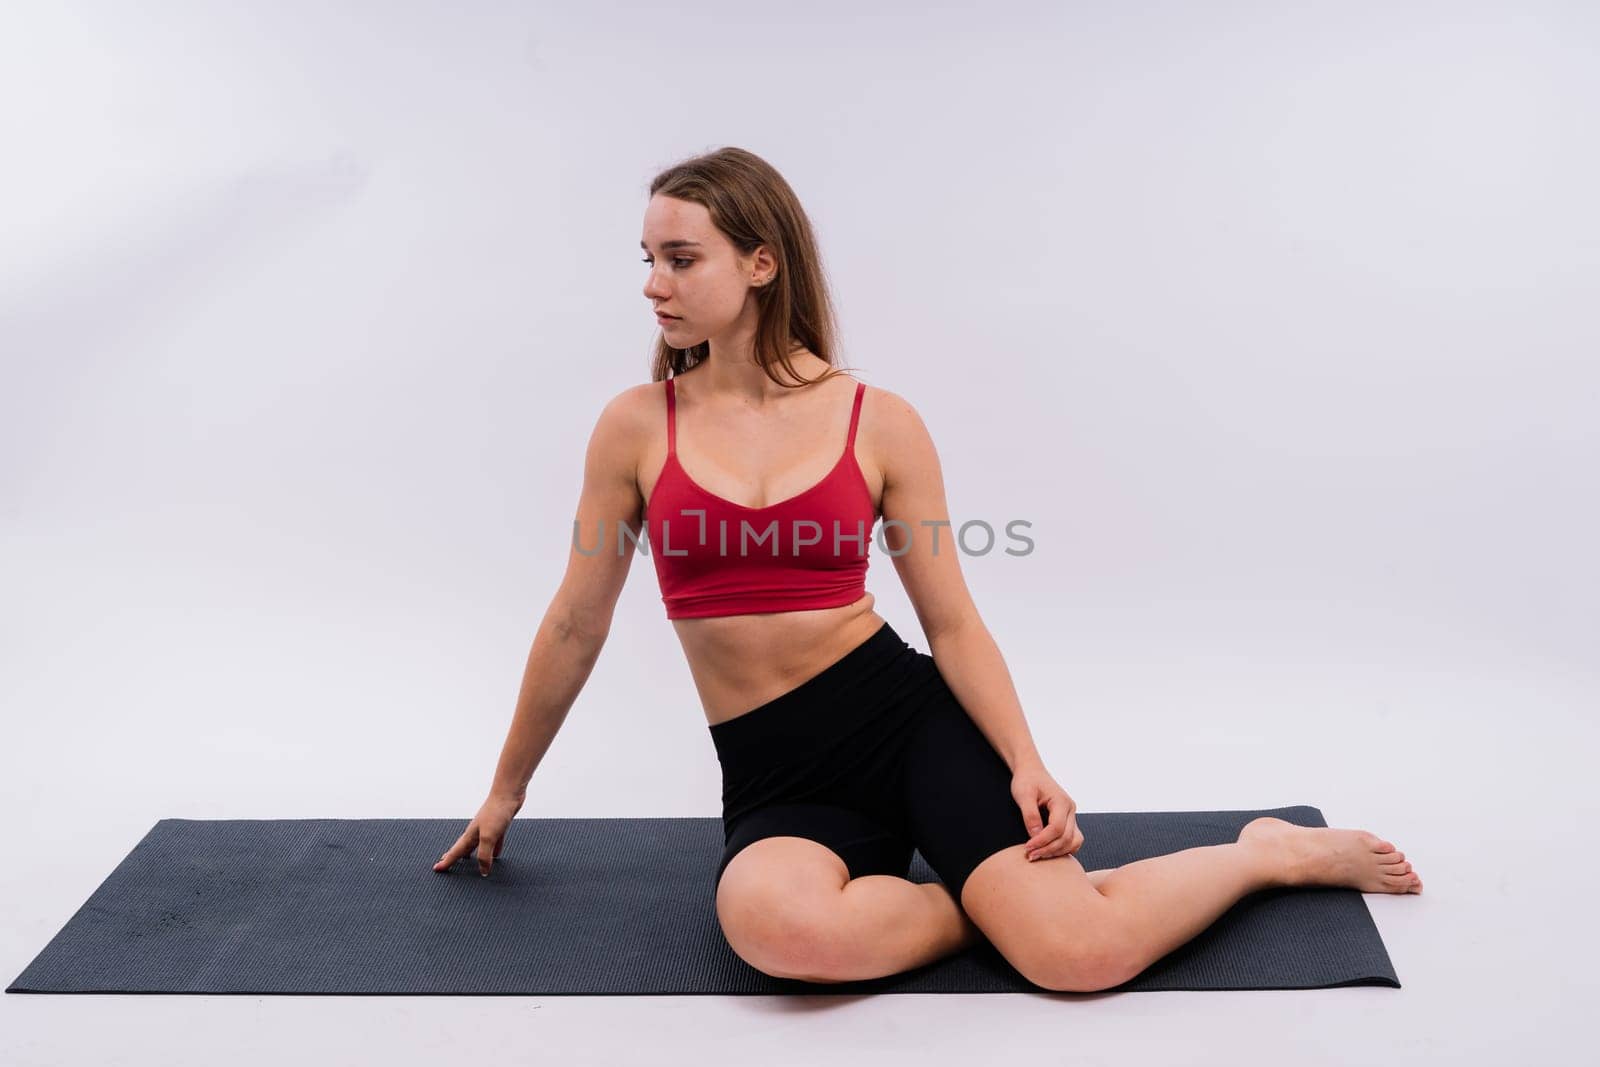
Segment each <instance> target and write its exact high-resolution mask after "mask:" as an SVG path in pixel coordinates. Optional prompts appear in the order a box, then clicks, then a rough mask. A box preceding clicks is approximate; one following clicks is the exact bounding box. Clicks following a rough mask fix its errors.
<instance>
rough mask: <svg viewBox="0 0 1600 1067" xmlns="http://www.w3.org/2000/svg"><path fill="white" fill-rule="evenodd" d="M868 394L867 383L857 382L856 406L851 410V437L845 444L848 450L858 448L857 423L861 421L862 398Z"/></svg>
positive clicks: (846, 439)
mask: <svg viewBox="0 0 1600 1067" xmlns="http://www.w3.org/2000/svg"><path fill="white" fill-rule="evenodd" d="M866 392H867V383H866V382H857V383H856V402H855V406H854V407H852V408H851V409H850V436H849V437H847V438H845V442H844V447H845V448H847V449H849V448H854V447H855V446H856V423H858V422H860V421H861V398H862V397H863V396H865V395H866Z"/></svg>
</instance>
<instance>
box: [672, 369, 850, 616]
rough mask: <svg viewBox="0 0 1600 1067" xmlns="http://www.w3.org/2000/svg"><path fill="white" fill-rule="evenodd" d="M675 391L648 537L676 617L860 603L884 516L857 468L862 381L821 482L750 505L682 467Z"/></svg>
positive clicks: (805, 609)
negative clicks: (876, 527)
mask: <svg viewBox="0 0 1600 1067" xmlns="http://www.w3.org/2000/svg"><path fill="white" fill-rule="evenodd" d="M666 387H667V461H666V463H665V464H664V465H663V466H662V468H661V475H660V477H658V478H657V479H656V484H655V488H654V489H652V490H651V491H650V500H649V503H648V504H647V505H646V506H645V516H646V517H645V528H646V536H647V538H648V540H649V543H650V555H651V556H652V557H654V559H655V564H656V578H657V580H658V581H659V582H660V583H661V601H662V603H664V604H665V605H666V607H667V618H669V619H694V618H704V617H707V616H712V615H753V614H760V613H765V612H779V611H808V610H812V609H816V608H835V607H839V606H841V605H844V604H852V603H854V602H855V601H857V600H859V599H860V598H861V597H862V596H863V595H864V594H865V593H866V591H867V546H868V545H869V544H871V542H872V527H873V523H874V521H875V520H876V518H877V514H876V509H875V508H874V507H873V503H872V491H871V490H870V489H868V488H867V480H866V477H865V476H864V475H863V474H862V473H861V466H860V464H858V463H857V462H856V423H857V422H858V421H860V418H861V397H862V395H863V394H864V393H865V391H866V386H865V385H864V384H862V383H860V382H857V383H856V397H855V404H854V406H853V407H852V408H851V409H850V435H849V437H847V438H846V439H845V444H844V454H843V455H841V456H840V457H839V461H838V462H837V463H835V464H834V465H833V469H832V470H830V471H829V472H828V473H827V475H826V476H825V477H824V478H823V479H822V481H820V482H818V483H816V484H815V485H813V486H812V487H811V488H809V489H806V490H805V491H803V492H801V493H798V494H796V495H795V496H791V497H789V498H788V499H787V500H780V501H778V502H777V503H776V504H768V505H767V506H766V507H763V508H751V507H745V506H744V505H743V504H735V503H734V502H733V501H731V500H724V499H723V498H722V497H720V496H716V495H715V494H713V493H710V492H708V491H706V490H705V489H702V488H701V487H700V486H699V485H697V484H695V482H694V481H693V480H692V479H691V478H690V477H689V474H688V472H687V471H685V470H684V469H683V466H682V464H680V463H679V462H678V434H677V421H678V419H677V410H678V409H677V395H676V390H675V388H674V384H673V380H672V379H671V378H668V379H667V380H666Z"/></svg>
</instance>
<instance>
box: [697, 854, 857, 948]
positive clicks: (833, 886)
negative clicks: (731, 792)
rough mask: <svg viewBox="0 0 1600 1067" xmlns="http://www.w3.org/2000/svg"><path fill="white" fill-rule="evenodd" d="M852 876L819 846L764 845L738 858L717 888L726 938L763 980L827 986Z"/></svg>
mask: <svg viewBox="0 0 1600 1067" xmlns="http://www.w3.org/2000/svg"><path fill="white" fill-rule="evenodd" d="M789 842H794V843H797V844H800V847H794V846H793V845H791V844H789ZM764 845H765V846H767V847H765V848H763V847H761V846H764ZM806 845H809V846H811V847H810V848H807V847H805V846H806ZM819 852H820V853H822V855H818V853H819ZM830 857H831V859H832V862H829V858H830ZM849 877H850V875H849V871H848V868H846V867H845V864H844V861H843V860H840V859H839V858H838V856H837V855H836V854H835V853H833V851H832V850H831V849H828V848H827V847H826V846H823V845H820V844H817V843H816V842H809V841H807V842H803V843H800V842H799V839H794V838H789V839H784V841H782V842H780V841H779V840H778V839H776V838H768V839H765V840H763V841H758V842H756V843H755V844H753V845H751V846H750V847H749V848H746V849H745V850H744V851H742V852H740V853H739V855H737V856H735V857H734V858H733V860H732V861H731V862H730V863H729V864H728V867H727V870H726V871H724V872H723V875H722V879H721V881H720V882H719V883H718V885H717V920H718V922H719V923H720V924H721V926H722V932H723V936H724V937H726V938H727V939H728V944H729V945H730V946H731V947H732V948H733V951H734V953H735V954H736V955H738V956H739V958H740V959H742V960H744V961H745V962H746V963H748V964H750V965H751V966H752V967H754V968H756V969H757V970H758V971H761V972H763V973H764V974H769V975H772V976H773V977H775V978H803V979H807V980H826V978H827V976H828V975H829V974H831V973H832V972H833V971H834V970H836V969H837V967H838V966H839V961H838V960H837V959H835V957H836V956H837V954H838V952H839V951H840V946H839V945H838V938H837V930H838V926H839V922H840V916H839V910H840V908H841V906H842V904H843V896H844V885H845V883H846V882H848V881H849Z"/></svg>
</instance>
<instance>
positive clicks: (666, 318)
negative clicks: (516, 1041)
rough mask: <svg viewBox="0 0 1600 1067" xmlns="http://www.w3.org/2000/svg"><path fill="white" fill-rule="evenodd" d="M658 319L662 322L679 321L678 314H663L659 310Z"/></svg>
mask: <svg viewBox="0 0 1600 1067" xmlns="http://www.w3.org/2000/svg"><path fill="white" fill-rule="evenodd" d="M656 321H657V322H661V323H667V322H677V321H678V316H676V315H662V314H660V313H659V312H657V314H656Z"/></svg>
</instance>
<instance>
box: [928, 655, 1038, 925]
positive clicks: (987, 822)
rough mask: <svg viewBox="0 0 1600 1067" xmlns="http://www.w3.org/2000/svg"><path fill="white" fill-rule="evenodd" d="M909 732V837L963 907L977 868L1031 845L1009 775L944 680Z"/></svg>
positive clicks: (1003, 763) (1003, 764)
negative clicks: (964, 894) (996, 856)
mask: <svg viewBox="0 0 1600 1067" xmlns="http://www.w3.org/2000/svg"><path fill="white" fill-rule="evenodd" d="M910 732H911V733H910V737H909V738H908V740H907V744H906V747H905V752H904V757H903V761H902V767H901V808H902V811H903V814H904V817H905V820H906V826H907V831H908V836H909V837H910V839H911V841H912V843H913V844H914V845H915V846H916V848H917V850H918V851H919V852H921V853H922V856H923V858H924V859H926V860H927V861H928V866H930V867H932V868H933V870H934V872H935V873H937V874H938V875H939V878H940V880H941V881H943V882H944V884H945V888H946V889H948V890H949V891H950V894H951V896H953V897H955V899H956V900H957V902H960V901H961V899H962V898H961V894H962V890H963V889H964V888H965V885H966V881H967V878H968V877H969V876H970V875H971V874H972V872H973V871H974V870H975V869H977V867H978V865H979V864H980V863H982V862H983V861H984V860H986V859H988V858H989V857H990V856H992V855H994V854H995V853H997V852H1000V851H1001V850H1003V849H1007V848H1015V847H1016V846H1020V845H1024V844H1026V843H1027V841H1028V837H1029V834H1028V828H1027V826H1026V825H1024V824H1023V821H1022V810H1021V809H1020V808H1019V807H1018V806H1017V802H1016V801H1015V800H1013V799H1012V796H1011V769H1010V768H1009V767H1008V766H1007V765H1006V761H1005V760H1004V759H1003V758H1002V757H1001V756H1000V754H999V753H998V752H996V751H995V750H994V746H993V745H991V744H989V739H988V738H987V737H985V736H984V735H983V731H981V730H979V729H978V725H977V723H975V722H973V721H972V718H971V716H969V715H968V714H967V712H966V710H965V709H964V708H963V707H962V706H961V704H960V702H959V701H957V700H956V697H955V694H954V693H952V692H951V691H950V689H949V687H948V686H947V685H945V684H944V683H943V681H942V680H941V682H940V683H939V684H938V685H937V686H935V687H934V689H933V691H932V693H931V695H930V696H929V698H928V704H927V707H926V708H925V709H924V711H923V713H922V715H920V716H919V717H918V718H917V719H916V720H915V722H914V723H913V724H912V725H911V727H910Z"/></svg>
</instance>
